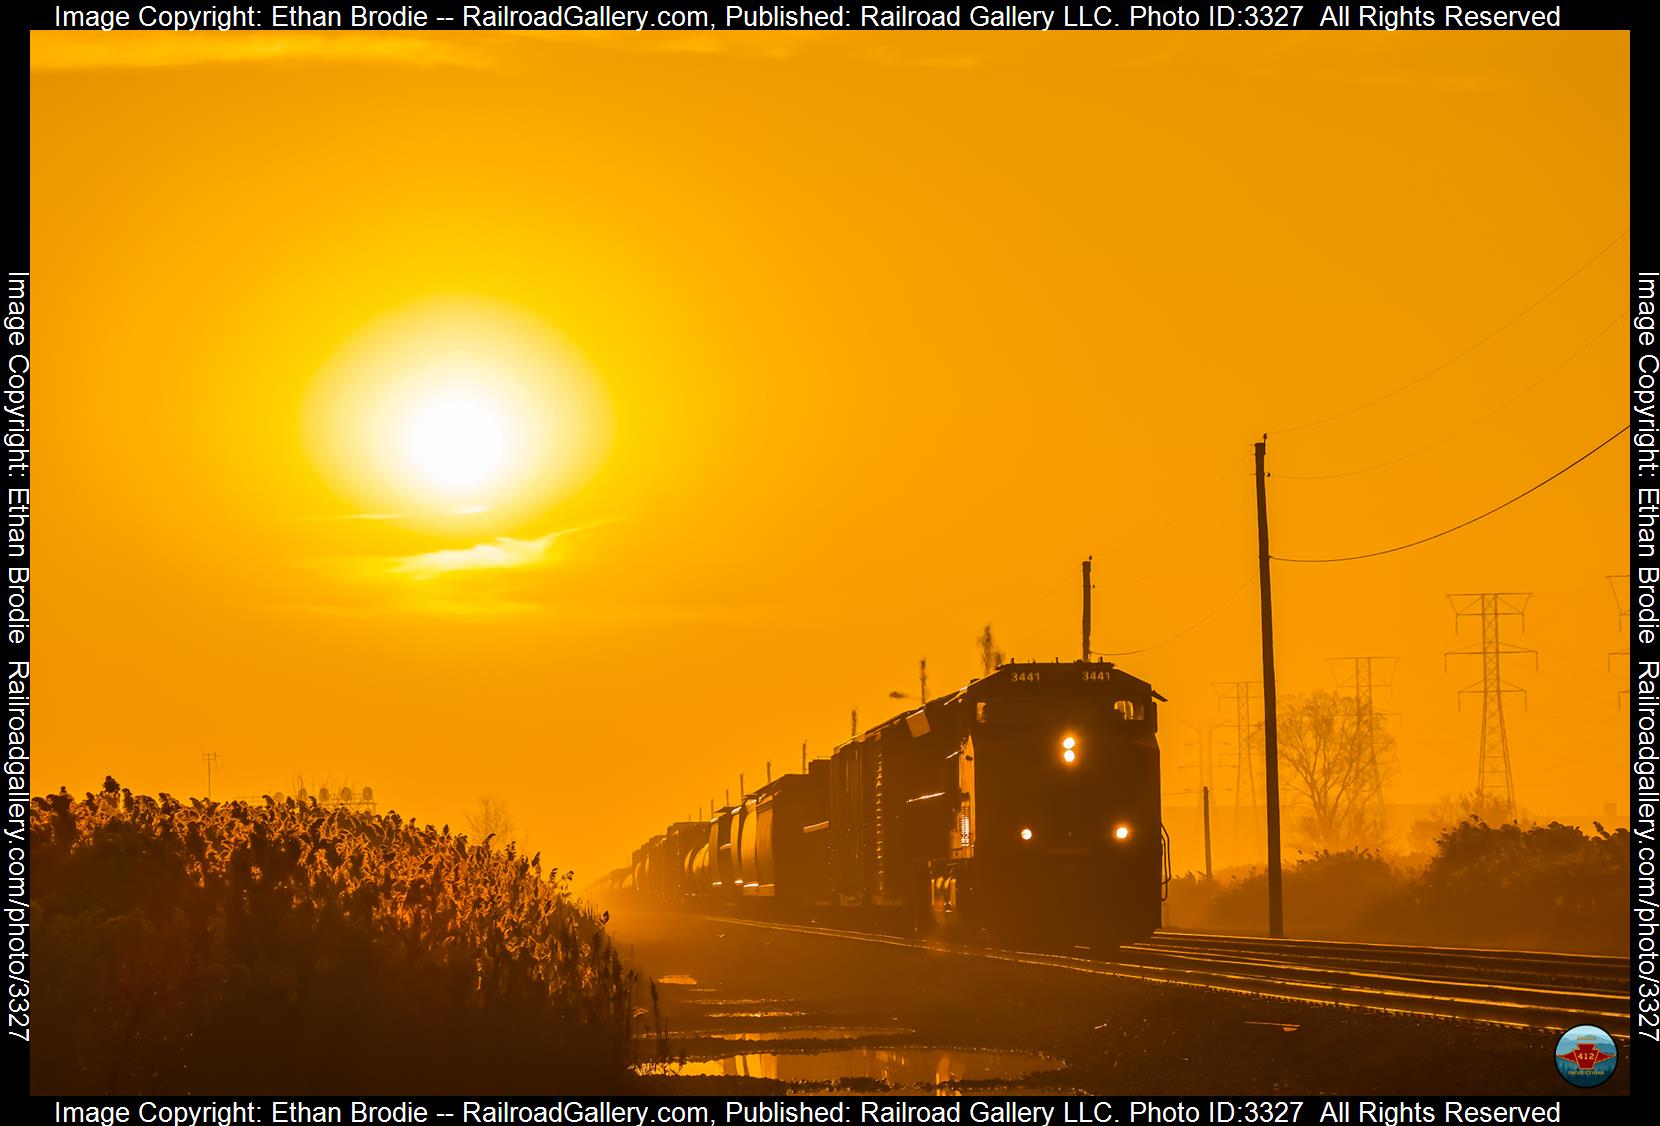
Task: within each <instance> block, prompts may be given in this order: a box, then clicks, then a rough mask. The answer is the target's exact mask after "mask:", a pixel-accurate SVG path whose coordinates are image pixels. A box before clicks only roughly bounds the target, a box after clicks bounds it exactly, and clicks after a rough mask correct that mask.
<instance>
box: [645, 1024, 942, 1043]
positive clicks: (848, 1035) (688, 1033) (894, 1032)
mask: <svg viewBox="0 0 1660 1126" xmlns="http://www.w3.org/2000/svg"><path fill="white" fill-rule="evenodd" d="M915 1034H916V1033H915V1030H914V1029H910V1028H891V1027H890V1028H767V1029H760V1030H757V1031H754V1032H724V1031H721V1030H719V1029H707V1028H693V1029H679V1030H676V1031H674V1032H670V1033H668V1038H669V1039H670V1040H737V1041H762V1040H868V1039H873V1038H875V1037H878V1036H884V1037H887V1036H914V1035H915ZM635 1039H637V1040H642V1041H648V1042H649V1041H652V1040H655V1039H656V1035H655V1034H654V1033H650V1032H641V1033H636V1034H635Z"/></svg>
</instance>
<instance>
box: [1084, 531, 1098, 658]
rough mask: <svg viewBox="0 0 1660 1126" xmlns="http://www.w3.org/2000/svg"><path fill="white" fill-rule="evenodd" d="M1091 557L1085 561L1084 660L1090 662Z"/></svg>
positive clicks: (1092, 586)
mask: <svg viewBox="0 0 1660 1126" xmlns="http://www.w3.org/2000/svg"><path fill="white" fill-rule="evenodd" d="M1094 560H1095V556H1093V555H1091V556H1090V557H1089V558H1088V559H1085V560H1084V660H1086V661H1087V660H1089V592H1090V591H1092V590H1094V589H1095V587H1094V584H1092V583H1091V582H1090V581H1089V565H1090V564H1091V563H1092V562H1094Z"/></svg>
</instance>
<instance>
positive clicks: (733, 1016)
mask: <svg viewBox="0 0 1660 1126" xmlns="http://www.w3.org/2000/svg"><path fill="white" fill-rule="evenodd" d="M806 1015H807V1014H806V1013H804V1012H802V1011H801V1010H800V1009H744V1010H739V1009H722V1010H720V1011H719V1012H712V1013H705V1014H704V1016H707V1017H708V1018H709V1019H710V1020H738V1019H740V1018H746V1017H804V1016H806Z"/></svg>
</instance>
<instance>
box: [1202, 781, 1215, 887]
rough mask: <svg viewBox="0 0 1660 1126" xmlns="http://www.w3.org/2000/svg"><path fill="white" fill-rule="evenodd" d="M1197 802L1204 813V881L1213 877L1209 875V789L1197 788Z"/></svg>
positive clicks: (1207, 787) (1205, 787)
mask: <svg viewBox="0 0 1660 1126" xmlns="http://www.w3.org/2000/svg"><path fill="white" fill-rule="evenodd" d="M1199 801H1200V803H1201V804H1202V806H1203V808H1204V811H1205V879H1206V880H1207V881H1208V880H1210V879H1212V878H1213V877H1212V876H1211V874H1210V787H1209V786H1200V787H1199Z"/></svg>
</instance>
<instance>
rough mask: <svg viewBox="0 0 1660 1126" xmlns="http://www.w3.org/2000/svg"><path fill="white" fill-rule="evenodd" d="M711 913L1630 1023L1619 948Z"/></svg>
mask: <svg viewBox="0 0 1660 1126" xmlns="http://www.w3.org/2000/svg"><path fill="white" fill-rule="evenodd" d="M719 921H721V922H725V923H732V924H735V925H739V926H746V927H759V928H765V929H771V930H781V931H792V932H797V933H802V934H816V935H822V936H827V937H835V938H841V939H846V940H850V941H857V942H871V943H879V944H883V945H891V946H902V947H912V948H917V949H927V950H934V951H943V952H949V953H953V954H958V955H962V956H964V957H974V958H987V959H991V960H995V961H1007V962H1017V963H1020V964H1024V965H1031V966H1046V967H1050V968H1053V969H1060V970H1068V971H1071V972H1075V973H1087V974H1096V975H1102V976H1107V977H1119V978H1126V979H1130V980H1136V981H1145V982H1156V983H1160V984H1168V985H1180V986H1188V987H1193V988H1202V989H1211V990H1216V991H1220V992H1225V993H1233V994H1240V995H1245V996H1252V997H1263V998H1268V999H1273V1000H1283V1001H1299V1002H1304V1003H1310V1004H1319V1005H1329V1006H1335V1007H1338V1008H1346V1009H1359V1010H1365V1011H1369V1012H1382V1013H1394V1014H1400V1015H1411V1016H1429V1017H1440V1018H1445V1019H1452V1020H1465V1021H1476V1022H1479V1023H1482V1024H1496V1025H1504V1026H1507V1027H1512V1028H1538V1029H1550V1030H1555V1031H1558V1032H1560V1031H1565V1030H1566V1029H1568V1028H1571V1027H1573V1026H1574V1025H1577V1024H1596V1025H1600V1026H1601V1027H1602V1028H1604V1029H1606V1030H1607V1031H1608V1032H1609V1033H1611V1034H1612V1035H1614V1036H1616V1037H1618V1038H1620V1039H1622V1040H1629V1039H1630V1034H1631V1019H1630V1005H1631V985H1630V981H1631V978H1630V965H1629V963H1628V962H1627V961H1626V960H1625V959H1622V958H1610V957H1601V956H1597V955H1586V954H1556V953H1550V952H1547V951H1508V950H1479V949H1464V948H1459V947H1440V946H1395V945H1386V944H1382V943H1357V942H1321V941H1309V940H1299V939H1267V938H1251V937H1246V936H1239V935H1212V934H1198V933H1192V932H1173V931H1160V932H1158V933H1157V934H1155V935H1153V937H1152V938H1150V939H1148V940H1147V941H1145V942H1139V943H1134V944H1132V945H1129V946H1125V947H1123V948H1121V949H1118V950H1116V951H1113V952H1111V953H1110V954H1109V953H1106V952H1096V951H1082V952H1077V953H1060V952H1052V951H1025V950H1008V949H999V948H995V947H987V946H972V945H961V944H955V943H942V942H935V941H930V940H925V939H912V938H899V937H895V936H891V935H882V934H872V933H869V932H866V931H850V930H838V929H834V928H829V927H818V926H805V925H799V924H793V923H775V922H762V921H759V920H754V919H740V918H730V917H724V916H723V917H720V919H719ZM1080 949H1081V948H1080Z"/></svg>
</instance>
